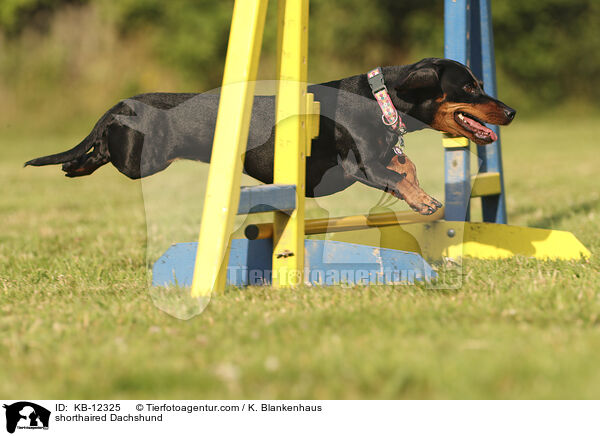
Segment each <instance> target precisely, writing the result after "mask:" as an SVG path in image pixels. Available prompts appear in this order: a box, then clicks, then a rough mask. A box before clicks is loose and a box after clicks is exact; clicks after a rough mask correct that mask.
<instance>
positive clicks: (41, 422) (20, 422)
mask: <svg viewBox="0 0 600 436" xmlns="http://www.w3.org/2000/svg"><path fill="white" fill-rule="evenodd" d="M3 407H4V408H5V409H6V431H7V432H9V433H14V432H15V430H16V429H19V430H21V429H26V430H41V429H43V430H48V424H49V423H50V411H49V410H48V409H46V408H44V407H42V406H38V405H37V404H35V403H30V402H29V401H19V402H17V403H13V404H11V405H6V404H5V405H4V406H3Z"/></svg>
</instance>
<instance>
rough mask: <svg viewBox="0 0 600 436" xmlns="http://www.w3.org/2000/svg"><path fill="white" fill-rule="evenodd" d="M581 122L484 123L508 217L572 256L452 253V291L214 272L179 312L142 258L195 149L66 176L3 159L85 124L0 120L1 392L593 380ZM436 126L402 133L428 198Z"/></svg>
mask: <svg viewBox="0 0 600 436" xmlns="http://www.w3.org/2000/svg"><path fill="white" fill-rule="evenodd" d="M599 121H600V119H599V117H597V116H588V117H579V118H575V117H573V118H569V119H567V120H565V119H563V118H559V117H547V118H546V119H541V118H540V119H533V120H528V119H523V120H520V119H517V120H516V121H515V123H514V125H513V126H511V127H509V128H506V129H504V130H503V133H502V134H503V141H504V149H503V153H504V161H505V170H506V173H505V179H506V183H507V186H506V189H507V194H508V212H509V221H510V222H511V223H512V224H519V225H529V226H534V227H542V228H553V229H563V230H568V231H572V232H573V233H575V235H576V236H577V237H578V238H579V239H580V240H581V241H582V242H583V243H584V244H585V245H586V246H587V247H588V248H589V249H590V250H591V252H592V258H591V259H590V260H581V261H571V262H567V261H547V262H542V261H536V260H532V259H526V258H515V259H510V260H502V261H476V260H466V261H465V262H464V270H463V286H462V288H460V289H455V290H439V289H438V290H432V289H427V287H425V286H418V285H417V286H396V287H392V286H386V287H383V286H381V287H371V288H369V287H356V288H351V289H342V288H304V289H299V290H296V291H275V290H272V289H261V288H251V289H246V290H243V291H239V290H235V289H229V290H228V291H227V292H226V294H225V295H224V296H218V297H213V298H212V300H211V302H210V304H209V306H208V307H207V309H206V310H205V311H204V312H203V313H202V314H201V315H199V316H197V317H195V318H192V319H191V320H188V321H182V320H179V319H176V318H174V317H171V316H170V315H168V314H166V313H164V312H162V311H161V310H159V309H157V308H156V307H155V305H154V304H153V300H152V298H151V295H150V293H149V290H148V287H147V271H148V267H147V266H148V264H149V263H150V262H151V261H152V259H153V258H155V257H156V255H157V254H160V251H161V250H164V248H166V246H168V244H170V243H171V242H173V241H180V240H186V239H188V240H189V239H190V238H191V239H193V238H195V235H196V233H197V230H198V211H199V208H201V205H200V206H199V205H198V201H197V200H195V199H198V198H199V197H198V192H201V190H202V187H203V179H202V174H203V173H205V169H204V168H203V165H200V164H195V163H189V162H177V163H176V164H174V166H173V167H172V168H171V169H169V170H168V171H167V172H166V173H165V176H164V177H165V178H166V177H170V179H169V180H170V183H175V185H169V184H167V183H165V184H162V183H161V182H160V181H161V180H162V179H161V178H160V177H162V176H157V177H156V178H150V179H148V180H147V181H145V182H144V183H140V182H139V181H138V182H134V181H130V180H128V179H127V178H125V177H124V176H122V175H121V174H119V173H118V172H117V171H116V170H115V169H114V168H113V167H109V166H106V167H104V168H102V169H100V170H98V171H97V173H96V174H94V175H93V176H92V177H84V178H80V179H74V180H70V179H67V178H65V177H63V176H62V173H61V172H60V171H59V169H58V168H57V167H46V168H25V169H24V168H22V163H23V162H24V161H26V160H28V159H30V158H32V157H35V156H39V155H43V154H48V153H53V152H57V151H62V150H66V149H67V148H71V147H72V146H73V145H74V144H76V143H77V142H78V141H79V140H80V139H81V138H82V137H83V136H84V135H85V134H86V133H87V131H88V129H89V128H91V124H90V125H84V124H82V125H80V126H78V127H77V129H75V130H73V131H68V132H67V133H65V132H61V133H57V132H53V131H51V130H50V129H45V130H43V131H42V130H39V129H34V131H28V130H26V129H21V128H17V127H13V128H5V129H4V130H3V131H2V132H1V133H0V178H1V179H0V183H1V185H2V186H3V190H2V196H1V197H0V223H1V227H0V244H1V245H0V313H1V318H0V356H2V358H1V359H0V374H4V376H3V377H2V378H1V379H0V397H3V398H17V397H18V398H32V399H35V398H87V399H91V398H151V397H159V398H280V399H281V398H319V399H334V398H402V399H408V398H430V399H442V398H451V399H458V398H480V399H483V398H598V397H600V365H598V361H599V360H600V261H599V260H598V254H599V253H600V236H599V235H600V189H599V186H600V185H599V184H598V177H597V171H598V163H599V158H598V149H597V137H596V136H597V130H598V127H597V126H598V122H599ZM440 142H441V141H440V139H439V134H437V133H434V132H423V133H419V134H413V135H411V136H409V137H408V147H409V149H408V152H409V155H411V156H412V157H414V159H415V160H416V162H417V165H418V168H419V171H420V173H419V174H420V178H421V180H422V183H423V185H424V186H425V187H426V189H427V190H429V191H430V192H432V193H434V194H436V195H438V196H439V197H438V198H442V197H441V196H440V194H441V192H442V191H443V186H442V182H441V181H442V176H443V173H442V167H441V165H442V158H443V156H442V150H441V145H440ZM178 174H186V175H187V176H186V177H183V176H182V178H178V176H177V175H178ZM195 174H199V176H198V178H197V180H198V183H197V184H194V185H192V186H194V189H191V188H190V184H189V182H188V181H189V180H192V181H193V180H194V179H193V178H192V179H190V178H189V177H190V175H195ZM165 186H168V187H169V189H168V190H166V189H164V187H165ZM159 188H161V189H162V190H161V189H159ZM382 200H383V201H384V202H385V201H387V199H385V198H383V199H382V196H381V194H380V193H379V192H377V191H374V190H371V189H370V188H363V187H358V186H357V187H353V188H351V190H348V191H347V192H345V193H342V194H340V195H339V196H334V197H332V198H331V199H324V200H319V201H318V202H316V201H311V202H309V212H308V214H309V215H312V216H318V215H319V214H320V213H321V212H322V211H323V210H327V211H328V213H330V214H333V215H336V214H345V213H353V212H360V211H365V210H367V211H368V210H370V209H371V208H373V207H375V206H377V204H378V203H379V202H380V201H382ZM392 207H393V208H399V209H401V208H404V206H403V205H402V204H401V203H397V202H396V203H394V204H393V205H392ZM475 216H477V214H475ZM238 225H241V223H240V222H238ZM238 227H239V226H238ZM146 248H148V250H147V249H146Z"/></svg>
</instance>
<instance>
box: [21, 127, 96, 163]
mask: <svg viewBox="0 0 600 436" xmlns="http://www.w3.org/2000/svg"><path fill="white" fill-rule="evenodd" d="M94 142H95V134H94V132H93V131H92V133H90V134H89V135H88V136H87V137H86V138H85V139H84V140H83V141H81V142H80V143H79V145H76V146H75V147H73V148H72V149H70V150H67V151H63V152H62V153H56V154H51V155H50V156H43V157H38V158H36V159H31V160H30V161H27V162H25V165H24V166H28V165H32V166H34V167H40V166H43V165H55V164H60V163H65V162H69V161H72V160H74V159H77V158H78V157H80V156H83V155H84V154H86V153H87V152H88V151H89V150H90V149H91V148H92V147H93V146H94Z"/></svg>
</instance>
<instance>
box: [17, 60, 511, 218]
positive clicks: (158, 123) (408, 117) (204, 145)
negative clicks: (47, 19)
mask: <svg viewBox="0 0 600 436" xmlns="http://www.w3.org/2000/svg"><path fill="white" fill-rule="evenodd" d="M380 71H381V72H382V76H383V79H384V81H385V82H384V83H385V87H386V92H389V94H388V95H389V98H390V100H391V103H392V104H393V107H395V109H396V110H397V112H398V113H399V114H400V116H401V117H402V118H403V119H404V122H405V124H406V130H407V131H408V132H411V131H415V130H419V129H422V128H424V127H426V126H427V125H428V126H430V127H432V128H434V129H436V130H439V131H442V132H447V133H450V134H452V135H458V136H466V137H467V138H469V139H470V140H472V141H474V142H476V143H477V144H488V143H490V142H493V141H495V140H496V139H497V138H496V135H495V133H494V132H493V131H492V130H491V129H489V128H488V127H486V126H485V125H484V123H490V124H500V125H506V124H509V123H510V122H511V121H512V120H513V118H514V116H515V113H516V111H515V110H514V109H512V108H510V107H508V106H507V105H505V104H504V103H502V102H500V101H498V100H496V99H494V98H492V97H490V96H489V95H487V94H486V93H485V92H484V91H483V87H482V83H481V81H480V80H478V79H477V78H476V77H475V76H474V75H473V73H472V72H471V71H470V70H469V69H468V68H467V67H465V66H464V65H462V64H460V63H458V62H455V61H451V60H448V59H437V58H429V59H423V60H422V61H420V62H417V63H415V64H412V65H405V66H393V67H384V68H382V69H381V70H380ZM382 83H383V82H382ZM373 91H374V90H373V89H372V83H371V81H370V78H369V77H367V74H361V75H358V76H353V77H348V78H345V79H341V80H336V81H333V82H327V83H323V84H320V85H312V86H309V92H312V93H313V94H314V96H315V100H316V101H319V102H320V103H321V115H320V130H319V136H318V137H317V138H315V139H313V141H312V153H311V156H310V157H308V158H307V159H306V195H307V196H308V197H319V196H323V195H329V194H333V193H335V192H338V191H341V190H343V189H345V188H347V187H348V186H350V185H352V184H353V183H355V182H356V181H359V182H362V183H364V184H366V185H368V186H372V187H375V188H378V189H381V190H383V191H385V192H389V193H390V194H392V195H394V196H396V197H398V198H401V199H403V200H405V201H406V202H407V203H408V204H409V206H410V207H411V208H412V209H414V210H416V211H418V212H419V213H421V214H426V215H427V214H432V213H434V212H435V211H436V210H437V209H438V208H439V207H441V204H440V202H438V201H437V200H436V199H434V198H432V197H431V196H429V195H428V194H427V193H425V191H423V190H422V189H421V188H420V187H419V184H418V180H417V177H416V169H415V166H414V164H413V163H412V162H411V161H410V159H408V157H407V156H406V154H404V153H402V152H401V151H400V150H399V148H398V147H397V146H396V144H397V141H398V138H399V133H398V131H396V130H394V129H391V128H390V127H389V126H388V125H387V124H388V123H386V122H385V121H386V118H385V117H384V118H382V107H380V104H379V103H378V101H377V100H376V98H374V95H373ZM218 103H219V96H218V95H214V94H179V93H178V94H173V93H151V94H142V95H138V96H135V97H132V98H131V99H128V100H124V101H122V102H120V103H118V104H117V105H116V106H114V107H113V108H112V109H110V110H109V111H108V112H107V113H106V114H105V115H104V116H103V117H102V118H101V119H100V121H98V123H97V124H96V126H95V127H94V129H93V130H92V132H91V133H90V134H89V135H88V136H87V137H86V138H85V139H84V140H83V141H82V142H81V143H80V144H79V145H77V146H76V147H75V148H73V149H71V150H69V151H65V152H63V153H58V154H54V155H51V156H45V157H40V158H37V159H33V160H30V161H29V162H27V163H26V164H25V165H26V166H27V165H34V166H41V165H52V164H59V163H62V164H63V166H62V169H63V171H64V172H65V173H66V175H67V177H79V176H85V175H88V174H91V173H93V172H94V171H95V170H96V169H97V168H99V167H100V166H102V165H104V164H106V163H108V162H112V164H113V165H114V166H115V167H117V169H118V170H119V171H120V172H122V173H123V174H125V175H126V176H127V177H129V178H131V179H138V178H140V177H146V176H150V175H152V174H155V173H157V172H159V171H162V170H164V169H165V168H167V167H168V166H169V165H170V164H171V162H173V161H174V160H176V159H191V160H198V161H202V162H210V156H211V149H212V143H213V135H214V131H215V124H216V117H217V107H218ZM274 126H275V98H274V97H273V96H256V97H255V98H254V104H253V108H252V116H251V121H250V132H249V135H248V145H247V149H246V153H245V157H244V171H245V172H246V173H247V174H248V175H250V176H252V177H254V178H256V179H258V180H260V181H261V182H263V183H273V156H274V137H275V136H274V134H275V129H274ZM90 150H91V151H90Z"/></svg>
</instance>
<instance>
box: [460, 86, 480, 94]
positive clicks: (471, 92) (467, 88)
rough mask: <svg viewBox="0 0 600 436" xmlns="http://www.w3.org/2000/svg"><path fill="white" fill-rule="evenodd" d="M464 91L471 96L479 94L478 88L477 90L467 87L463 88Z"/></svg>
mask: <svg viewBox="0 0 600 436" xmlns="http://www.w3.org/2000/svg"><path fill="white" fill-rule="evenodd" d="M463 89H464V91H465V92H468V93H469V94H477V88H475V87H474V86H473V85H468V84H467V85H465V86H463Z"/></svg>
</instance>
